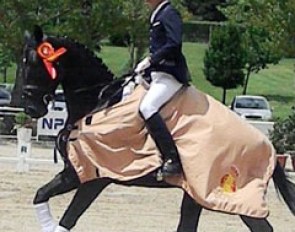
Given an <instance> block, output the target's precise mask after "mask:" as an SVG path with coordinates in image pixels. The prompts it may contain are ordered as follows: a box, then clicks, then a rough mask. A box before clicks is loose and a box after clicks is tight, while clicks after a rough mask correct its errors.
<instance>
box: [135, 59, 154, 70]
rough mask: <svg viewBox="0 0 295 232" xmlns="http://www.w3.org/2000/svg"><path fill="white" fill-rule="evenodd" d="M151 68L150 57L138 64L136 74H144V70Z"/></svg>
mask: <svg viewBox="0 0 295 232" xmlns="http://www.w3.org/2000/svg"><path fill="white" fill-rule="evenodd" d="M150 66H151V58H150V57H149V56H148V57H146V58H144V59H143V60H142V61H140V62H139V63H138V64H137V66H136V68H135V69H134V72H135V73H137V74H139V73H142V72H143V71H144V70H146V69H147V68H148V67H150Z"/></svg>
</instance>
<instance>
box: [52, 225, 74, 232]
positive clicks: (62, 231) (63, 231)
mask: <svg viewBox="0 0 295 232" xmlns="http://www.w3.org/2000/svg"><path fill="white" fill-rule="evenodd" d="M54 232H70V231H69V230H68V229H66V228H64V227H62V226H57V227H56V228H55V231H54Z"/></svg>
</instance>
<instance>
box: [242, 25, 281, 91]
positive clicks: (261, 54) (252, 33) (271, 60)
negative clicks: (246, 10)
mask: <svg viewBox="0 0 295 232" xmlns="http://www.w3.org/2000/svg"><path fill="white" fill-rule="evenodd" d="M243 35H244V36H243V46H244V49H245V54H246V56H245V70H246V78H245V82H244V85H243V86H244V87H243V94H244V95H245V94H247V87H248V83H249V78H250V75H251V73H253V72H254V73H258V72H259V71H260V70H261V69H265V68H267V65H268V64H277V63H278V62H279V60H280V57H281V56H280V54H279V53H278V52H276V51H275V50H273V42H272V41H271V38H270V35H269V33H268V32H267V31H266V30H265V29H263V28H259V27H256V26H248V27H247V28H246V30H245V32H244V33H243Z"/></svg>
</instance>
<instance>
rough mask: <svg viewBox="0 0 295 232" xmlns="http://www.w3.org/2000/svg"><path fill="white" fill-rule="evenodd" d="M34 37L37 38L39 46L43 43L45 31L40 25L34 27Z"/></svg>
mask: <svg viewBox="0 0 295 232" xmlns="http://www.w3.org/2000/svg"><path fill="white" fill-rule="evenodd" d="M34 37H35V40H36V42H37V44H39V43H41V42H42V41H43V37H44V35H43V30H42V28H41V27H40V26H38V25H35V26H34Z"/></svg>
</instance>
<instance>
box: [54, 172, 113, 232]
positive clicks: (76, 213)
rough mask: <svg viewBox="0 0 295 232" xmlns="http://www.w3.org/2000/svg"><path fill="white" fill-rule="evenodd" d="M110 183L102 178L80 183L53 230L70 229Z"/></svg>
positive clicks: (60, 231)
mask: <svg viewBox="0 0 295 232" xmlns="http://www.w3.org/2000/svg"><path fill="white" fill-rule="evenodd" d="M110 183H111V180H110V179H106V178H103V179H96V180H93V181H90V182H86V183H84V184H81V185H80V186H79V188H78V190H77V192H76V193H75V196H74V198H73V199H72V201H71V203H70V205H69V207H68V208H67V210H66V212H65V213H64V215H63V217H62V218H61V220H60V222H59V226H58V227H57V228H56V230H55V232H68V231H70V230H71V229H72V228H73V227H74V226H75V225H76V223H77V221H78V219H79V218H80V217H81V216H82V214H83V213H84V212H85V211H86V210H87V208H88V207H89V206H90V205H91V203H92V202H93V201H94V200H95V199H96V198H97V196H98V195H99V194H100V193H101V192H102V190H104V189H105V187H106V186H108V185H109V184H110Z"/></svg>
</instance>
